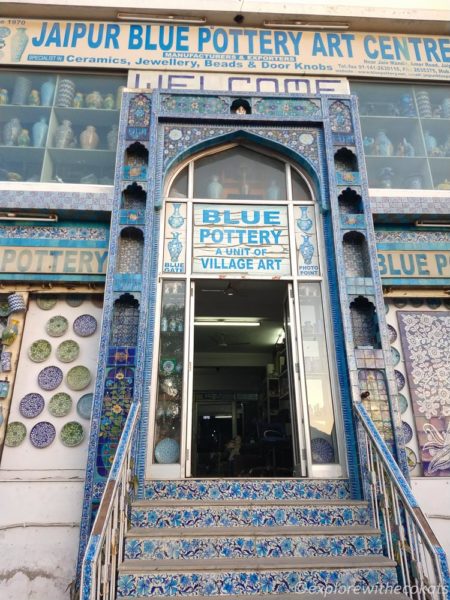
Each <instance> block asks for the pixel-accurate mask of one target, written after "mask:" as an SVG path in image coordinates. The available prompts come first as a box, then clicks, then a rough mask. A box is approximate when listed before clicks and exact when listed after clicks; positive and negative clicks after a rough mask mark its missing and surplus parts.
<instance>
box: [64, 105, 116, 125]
mask: <svg viewBox="0 0 450 600" xmlns="http://www.w3.org/2000/svg"><path fill="white" fill-rule="evenodd" d="M54 112H55V115H56V117H57V118H58V121H59V122H62V121H63V120H64V119H67V120H68V121H70V122H71V123H72V125H81V126H82V127H83V128H84V127H86V125H94V127H101V126H105V127H106V126H109V127H111V126H112V125H114V124H117V123H118V122H119V113H120V111H119V110H107V109H103V108H99V109H95V108H59V107H55V109H54Z"/></svg>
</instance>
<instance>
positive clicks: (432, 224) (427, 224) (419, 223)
mask: <svg viewBox="0 0 450 600" xmlns="http://www.w3.org/2000/svg"><path fill="white" fill-rule="evenodd" d="M414 225H415V226H416V227H439V228H445V229H447V228H449V227H450V220H449V219H442V220H441V221H424V220H423V219H422V220H421V221H416V222H415V223H414Z"/></svg>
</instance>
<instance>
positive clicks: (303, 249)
mask: <svg viewBox="0 0 450 600" xmlns="http://www.w3.org/2000/svg"><path fill="white" fill-rule="evenodd" d="M299 250H300V254H301V255H302V257H303V260H304V261H305V265H310V264H311V260H312V257H313V256H314V246H313V245H312V244H311V242H310V241H309V235H304V236H303V242H302V243H301V244H300V246H299Z"/></svg>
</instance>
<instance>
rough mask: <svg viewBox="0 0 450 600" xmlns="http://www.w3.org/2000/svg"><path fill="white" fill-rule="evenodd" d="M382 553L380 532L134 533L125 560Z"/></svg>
mask: <svg viewBox="0 0 450 600" xmlns="http://www.w3.org/2000/svg"><path fill="white" fill-rule="evenodd" d="M379 554H382V545H381V538H380V532H379V531H378V530H376V529H373V528H370V527H365V526H358V525H353V526H352V527H345V526H342V527H289V526H285V527H276V526H275V527H271V528H270V530H268V529H267V527H223V528H212V527H204V528H198V529H197V530H195V529H192V528H191V529H180V530H178V529H172V528H163V529H161V528H133V529H131V530H130V531H129V532H128V533H127V539H126V542H125V558H126V559H128V558H129V559H138V558H139V559H159V560H161V559H180V558H182V559H185V560H192V559H194V560H198V559H213V558H257V557H259V558H261V557H273V558H277V557H282V556H284V557H292V556H297V557H300V556H304V557H307V556H308V557H310V556H327V555H329V556H363V555H379Z"/></svg>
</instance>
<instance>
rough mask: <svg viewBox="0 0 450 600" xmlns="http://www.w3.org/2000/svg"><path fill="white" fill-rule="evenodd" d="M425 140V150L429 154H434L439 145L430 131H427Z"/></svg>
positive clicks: (424, 136) (424, 135)
mask: <svg viewBox="0 0 450 600" xmlns="http://www.w3.org/2000/svg"><path fill="white" fill-rule="evenodd" d="M423 139H424V140H425V148H426V149H427V152H428V154H433V153H434V152H435V151H436V148H437V145H438V144H437V140H436V138H435V137H434V135H431V133H430V132H429V131H425V133H424V134H423Z"/></svg>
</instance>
